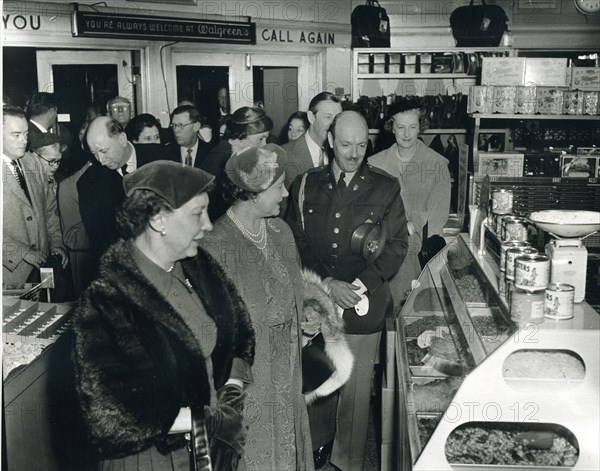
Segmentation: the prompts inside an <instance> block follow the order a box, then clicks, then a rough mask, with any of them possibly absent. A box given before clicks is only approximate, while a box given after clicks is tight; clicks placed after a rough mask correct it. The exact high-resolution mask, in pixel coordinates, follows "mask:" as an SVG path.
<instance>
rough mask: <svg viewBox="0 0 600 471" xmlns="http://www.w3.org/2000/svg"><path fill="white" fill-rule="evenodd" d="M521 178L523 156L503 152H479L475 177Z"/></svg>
mask: <svg viewBox="0 0 600 471" xmlns="http://www.w3.org/2000/svg"><path fill="white" fill-rule="evenodd" d="M485 175H490V176H498V177H522V176H523V154H516V153H505V152H480V153H479V165H478V168H477V169H476V171H475V176H476V177H483V176H485Z"/></svg>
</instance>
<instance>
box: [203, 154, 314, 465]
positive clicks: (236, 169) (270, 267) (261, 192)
mask: <svg viewBox="0 0 600 471" xmlns="http://www.w3.org/2000/svg"><path fill="white" fill-rule="evenodd" d="M284 159H285V151H284V150H283V149H281V148H280V147H279V146H277V145H274V144H267V145H265V146H264V147H262V148H248V149H245V150H242V151H241V152H237V153H234V154H233V155H232V157H231V158H230V159H229V160H228V161H227V164H226V167H225V175H224V176H223V186H224V190H225V191H226V192H227V194H228V195H229V198H230V199H231V200H233V205H232V207H231V208H230V209H229V210H228V211H227V213H226V214H225V215H224V216H223V217H221V218H220V219H219V220H218V221H217V222H216V223H215V227H214V230H213V231H212V232H211V233H210V234H208V235H207V236H206V237H205V238H204V239H203V241H202V246H203V248H205V249H206V250H207V251H208V252H209V253H211V254H212V255H213V257H214V258H215V259H217V260H218V261H219V263H221V264H222V266H223V268H224V269H225V272H226V273H227V275H228V276H229V277H231V279H232V280H233V282H234V283H235V285H236V287H237V288H238V290H239V292H240V294H241V296H242V299H243V300H244V302H245V303H246V305H247V306H248V309H249V311H250V317H251V318H252V325H253V326H254V329H255V331H256V357H255V362H254V366H253V368H252V372H253V377H254V385H253V386H252V387H250V388H248V391H247V392H248V396H247V398H246V401H245V403H244V415H245V419H246V421H247V424H248V426H249V430H248V438H247V442H246V447H245V454H244V459H245V464H246V468H247V469H248V470H250V471H283V470H286V471H294V470H297V471H306V470H309V471H310V470H312V469H313V459H312V446H311V440H310V431H309V426H308V416H307V411H306V403H305V399H304V397H303V395H302V384H301V377H302V375H301V371H300V349H301V346H300V333H299V332H300V327H299V326H300V320H299V319H300V314H301V310H302V287H303V281H302V274H301V272H300V266H299V259H298V254H297V250H296V245H295V242H294V238H293V236H292V233H291V231H290V229H289V227H288V226H287V224H286V223H285V222H284V221H282V220H281V219H279V218H277V217H275V216H277V215H278V214H279V209H280V204H281V201H282V199H283V198H284V197H285V196H287V194H288V193H287V191H286V189H285V186H284V170H285V160H284ZM299 311H300V312H299Z"/></svg>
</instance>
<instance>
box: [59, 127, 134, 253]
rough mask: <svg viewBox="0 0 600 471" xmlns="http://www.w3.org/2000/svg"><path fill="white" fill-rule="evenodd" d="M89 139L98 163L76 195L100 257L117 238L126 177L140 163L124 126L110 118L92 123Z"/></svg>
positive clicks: (91, 242) (82, 216) (90, 169)
mask: <svg viewBox="0 0 600 471" xmlns="http://www.w3.org/2000/svg"><path fill="white" fill-rule="evenodd" d="M86 139H87V143H88V146H89V148H90V151H91V152H92V154H93V155H94V157H95V158H96V162H93V164H92V165H90V166H89V167H88V168H87V170H86V171H85V172H84V173H83V175H81V177H80V178H79V180H78V181H77V196H78V199H79V212H80V214H81V220H82V223H83V226H84V227H85V230H86V232H87V235H88V237H89V239H90V245H91V248H92V250H93V251H94V252H95V254H96V256H97V257H98V258H99V257H100V256H101V255H102V254H103V253H104V252H105V251H106V249H107V248H108V247H109V246H110V245H111V244H112V243H113V242H115V241H116V240H117V238H118V235H117V227H116V220H115V214H116V211H117V208H118V207H119V206H120V205H121V203H122V202H123V199H124V198H125V194H124V192H123V185H122V180H123V175H125V174H127V173H130V172H132V171H134V170H135V169H136V168H137V160H136V155H135V149H134V147H133V145H132V144H131V143H130V142H129V141H128V140H127V136H126V135H125V132H124V130H123V127H122V126H121V125H120V124H119V123H118V122H117V121H115V120H114V119H112V118H110V117H108V116H100V117H98V118H96V119H94V121H92V122H91V123H90V126H89V128H88V130H87V135H86ZM59 192H60V189H59Z"/></svg>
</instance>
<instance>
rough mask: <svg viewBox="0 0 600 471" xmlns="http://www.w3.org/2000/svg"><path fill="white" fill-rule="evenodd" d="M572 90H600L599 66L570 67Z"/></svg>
mask: <svg viewBox="0 0 600 471" xmlns="http://www.w3.org/2000/svg"><path fill="white" fill-rule="evenodd" d="M571 88H572V89H573V90H583V91H592V92H593V91H596V92H597V91H600V67H573V68H572V69H571Z"/></svg>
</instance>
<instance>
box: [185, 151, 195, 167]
mask: <svg viewBox="0 0 600 471" xmlns="http://www.w3.org/2000/svg"><path fill="white" fill-rule="evenodd" d="M185 164H186V165H189V166H190V167H191V166H192V165H193V162H192V149H188V150H187V155H186V156H185Z"/></svg>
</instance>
